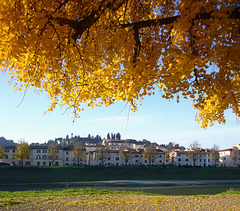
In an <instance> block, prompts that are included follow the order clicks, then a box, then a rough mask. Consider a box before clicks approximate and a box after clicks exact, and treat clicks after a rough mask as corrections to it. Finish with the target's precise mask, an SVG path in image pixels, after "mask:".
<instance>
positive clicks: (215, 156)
mask: <svg viewBox="0 0 240 211" xmlns="http://www.w3.org/2000/svg"><path fill="white" fill-rule="evenodd" d="M210 159H211V161H212V162H214V166H215V168H216V167H217V163H218V162H219V160H220V154H219V146H217V145H216V144H214V145H213V147H212V150H211V153H210Z"/></svg>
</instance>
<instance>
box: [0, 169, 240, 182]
mask: <svg viewBox="0 0 240 211" xmlns="http://www.w3.org/2000/svg"><path fill="white" fill-rule="evenodd" d="M234 179H240V169H239V168H130V167H126V168H124V167H123V168H116V167H115V168H114V167H109V168H104V167H54V168H53V167H48V168H43V167H1V168H0V184H10V183H11V184H13V183H47V182H48V183H54V182H80V181H94V180H234Z"/></svg>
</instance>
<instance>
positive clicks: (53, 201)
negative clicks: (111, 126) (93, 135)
mask: <svg viewBox="0 0 240 211" xmlns="http://www.w3.org/2000/svg"><path fill="white" fill-rule="evenodd" d="M16 200H19V202H20V203H19V204H16V205H12V206H8V207H2V208H0V210H1V211H5V210H12V211H20V210H24V211H30V210H31V211H35V210H39V211H40V210H41V211H43V210H44V211H45V210H52V211H63V210H64V211H66V210H70V211H71V210H73V211H75V210H84V211H88V210H89V211H90V210H97V211H101V210H103V211H106V210H111V211H112V210H129V211H132V210H139V211H141V210H142V211H145V210H151V211H155V210H161V211H162V210H163V211H164V210H177V211H191V210H194V211H197V210H204V211H210V210H214V211H215V210H217V211H220V210H224V211H225V210H229V211H230V210H231V211H240V195H202V196H146V195H122V194H119V195H92V196H89V195H79V196H66V197H64V196H60V197H58V196H54V197H39V198H30V199H29V198H28V199H24V198H22V199H21V198H20V199H16ZM16 202H17V201H16Z"/></svg>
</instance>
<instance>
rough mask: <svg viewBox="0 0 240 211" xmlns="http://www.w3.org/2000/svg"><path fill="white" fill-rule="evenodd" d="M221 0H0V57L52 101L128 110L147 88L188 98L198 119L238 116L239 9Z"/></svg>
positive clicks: (16, 78) (22, 83)
mask: <svg viewBox="0 0 240 211" xmlns="http://www.w3.org/2000/svg"><path fill="white" fill-rule="evenodd" d="M239 5H240V3H239V1H238V0H229V1H220V0H212V1H208V0H200V1H194V0H181V1H178V0H168V1H166V0H160V1H147V0H139V1H135V0H101V1H99V0H57V1H56V0H42V1H38V0H2V1H1V7H0V65H1V68H2V71H3V72H8V73H9V74H10V76H11V79H10V81H11V82H12V83H13V84H14V86H15V87H16V89H17V90H22V89H29V88H30V87H35V88H36V90H37V91H38V92H39V93H40V92H41V91H42V90H45V91H47V93H48V96H49V98H50V101H51V104H50V107H49V109H48V111H51V110H53V109H54V108H55V107H56V105H58V104H59V105H60V106H67V107H69V108H73V113H74V115H78V113H79V112H80V111H81V110H82V107H81V105H82V103H87V104H88V106H92V107H93V106H101V105H102V104H105V105H106V106H109V105H111V104H112V103H113V102H114V101H116V100H122V101H124V102H126V103H127V104H129V105H130V106H131V107H132V109H133V110H136V108H137V106H138V105H139V104H141V101H142V100H143V98H144V97H145V96H146V95H152V94H154V92H155V91H156V90H158V89H159V90H160V92H161V94H162V97H163V98H166V99H172V98H174V97H176V99H177V101H178V100H179V99H180V98H182V97H183V98H190V99H192V101H193V106H194V107H195V108H196V109H197V114H196V118H197V121H200V122H201V123H202V127H207V126H208V125H212V124H213V123H214V122H215V121H218V122H219V123H224V122H225V118H224V111H225V110H226V109H228V108H230V109H232V111H233V113H235V114H236V115H237V116H238V117H240V110H239V107H240V90H239V83H240V71H239V68H240V59H239V58H240V48H239V40H240V36H239V35H240V32H239V27H240V21H239V19H240V11H239Z"/></svg>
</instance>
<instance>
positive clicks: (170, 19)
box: [121, 8, 240, 29]
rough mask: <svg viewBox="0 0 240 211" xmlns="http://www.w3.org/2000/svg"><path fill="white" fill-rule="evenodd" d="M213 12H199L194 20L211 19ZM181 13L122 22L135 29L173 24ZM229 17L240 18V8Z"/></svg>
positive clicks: (123, 26)
mask: <svg viewBox="0 0 240 211" xmlns="http://www.w3.org/2000/svg"><path fill="white" fill-rule="evenodd" d="M212 13H213V11H211V12H208V13H207V12H203V13H201V14H198V15H197V16H196V17H195V18H194V20H207V19H210V18H211V17H212V16H211V14H212ZM180 17H181V16H180V15H176V16H173V17H168V18H160V19H152V20H146V21H139V22H135V23H127V24H122V25H121V27H122V28H127V27H134V29H141V28H145V27H151V26H157V25H160V26H161V25H169V24H173V22H174V21H177V19H178V18H180ZM228 18H230V19H238V20H239V19H240V8H235V9H234V10H233V11H232V13H231V14H229V16H228Z"/></svg>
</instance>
